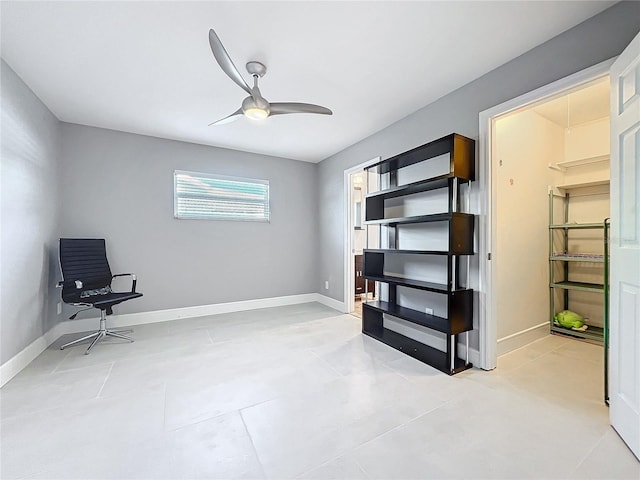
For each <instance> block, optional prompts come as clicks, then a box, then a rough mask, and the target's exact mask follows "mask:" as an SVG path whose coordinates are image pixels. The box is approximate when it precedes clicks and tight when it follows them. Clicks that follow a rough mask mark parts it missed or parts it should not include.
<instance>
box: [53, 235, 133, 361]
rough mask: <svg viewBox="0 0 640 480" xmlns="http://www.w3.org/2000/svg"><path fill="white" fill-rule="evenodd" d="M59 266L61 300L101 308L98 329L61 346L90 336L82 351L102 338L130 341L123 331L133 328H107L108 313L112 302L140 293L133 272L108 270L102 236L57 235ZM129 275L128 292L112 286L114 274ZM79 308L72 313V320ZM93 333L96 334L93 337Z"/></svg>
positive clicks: (119, 275) (82, 340) (70, 344)
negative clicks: (67, 236) (115, 289)
mask: <svg viewBox="0 0 640 480" xmlns="http://www.w3.org/2000/svg"><path fill="white" fill-rule="evenodd" d="M60 268H61V270H62V281H61V282H59V283H58V287H62V301H63V302H65V303H68V304H70V305H74V306H77V307H87V308H84V310H88V309H90V308H98V309H100V330H98V331H97V332H95V333H92V334H91V335H87V336H85V337H82V338H79V339H77V340H74V341H73V342H69V343H65V344H64V345H62V346H61V347H60V350H64V349H65V348H67V347H70V346H72V345H75V344H77V343H80V342H84V341H85V340H90V339H92V338H93V341H92V342H91V345H89V348H87V351H86V352H85V355H88V354H89V352H90V351H91V349H92V348H93V347H94V346H95V345H96V344H97V343H98V342H99V341H100V340H102V339H103V338H105V337H107V336H110V337H117V338H122V339H124V340H129V341H130V342H133V339H132V338H131V337H127V336H125V335H123V333H131V332H132V331H133V330H107V315H111V314H112V313H113V308H112V307H113V306H114V305H116V304H118V303H122V302H125V301H127V300H131V299H133V298H138V297H141V296H142V294H141V293H138V292H136V281H137V279H136V276H135V275H134V274H132V273H120V274H117V275H112V274H111V269H110V268H109V262H108V261H107V251H106V246H105V241H104V239H102V238H61V239H60ZM126 276H130V277H132V284H131V291H130V292H123V293H119V292H114V291H112V290H111V281H112V280H113V279H114V278H116V277H126ZM80 311H82V310H79V311H78V312H76V313H75V314H73V315H72V316H71V317H69V319H70V320H73V319H74V318H75V317H76V315H77V314H78V313H79V312H80ZM94 337H95V338H94Z"/></svg>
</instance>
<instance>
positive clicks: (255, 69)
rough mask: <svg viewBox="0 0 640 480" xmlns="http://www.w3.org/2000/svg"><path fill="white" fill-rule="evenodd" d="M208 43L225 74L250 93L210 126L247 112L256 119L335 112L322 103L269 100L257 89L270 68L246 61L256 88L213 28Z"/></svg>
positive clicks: (228, 120)
mask: <svg viewBox="0 0 640 480" xmlns="http://www.w3.org/2000/svg"><path fill="white" fill-rule="evenodd" d="M209 45H211V51H212V52H213V56H214V57H215V58H216V61H217V62H218V65H220V68H222V71H223V72H224V73H226V74H227V75H228V76H229V78H231V80H233V81H234V82H235V83H236V84H238V85H239V86H240V88H242V89H243V90H244V91H245V92H247V93H248V94H249V96H248V97H247V98H245V99H244V100H243V101H242V106H241V107H240V108H239V109H238V110H236V111H235V112H233V113H232V114H231V115H229V116H226V117H224V118H222V119H220V120H217V121H215V122H213V123H210V124H209V126H211V125H222V124H224V123H229V122H232V121H234V120H237V119H238V118H239V116H240V115H245V116H247V117H249V118H251V119H254V120H263V119H265V118H267V117H269V116H271V115H285V114H287V113H318V114H320V115H333V112H332V111H331V110H329V109H328V108H325V107H321V106H320V105H313V104H311V103H295V102H278V103H275V102H274V103H269V102H268V101H267V99H266V98H264V97H263V96H262V94H261V93H260V89H259V88H258V79H259V78H260V77H262V76H264V74H265V73H267V67H265V66H264V65H263V64H262V63H260V62H256V61H251V62H248V63H247V72H249V74H250V75H251V76H252V77H253V88H250V87H249V85H247V82H245V80H244V78H242V75H240V72H238V69H237V68H236V66H235V65H234V64H233V62H232V61H231V58H230V57H229V54H228V53H227V51H226V50H225V49H224V46H223V45H222V42H221V41H220V38H218V35H217V34H216V32H214V31H213V29H211V30H209Z"/></svg>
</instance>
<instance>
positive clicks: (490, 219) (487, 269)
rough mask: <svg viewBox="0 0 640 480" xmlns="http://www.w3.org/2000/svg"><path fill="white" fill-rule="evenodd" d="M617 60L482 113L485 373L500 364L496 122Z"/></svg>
mask: <svg viewBox="0 0 640 480" xmlns="http://www.w3.org/2000/svg"><path fill="white" fill-rule="evenodd" d="M614 60H615V59H609V60H606V61H604V62H601V63H599V64H597V65H594V66H592V67H589V68H587V69H585V70H582V71H580V72H577V73H574V74H573V75H569V76H568V77H565V78H562V79H560V80H557V81H555V82H553V83H550V84H548V85H545V86H543V87H540V88H538V89H536V90H533V91H531V92H528V93H525V94H524V95H520V96H519V97H516V98H513V99H511V100H508V101H506V102H504V103H501V104H500V105H496V106H494V107H491V108H489V109H487V110H485V111H483V112H480V116H479V121H480V125H479V127H480V132H479V133H480V135H479V142H480V148H479V159H478V165H479V166H480V168H479V169H478V170H479V176H478V187H479V199H480V222H479V227H480V228H479V230H480V232H479V235H480V239H479V240H480V241H479V248H478V250H479V255H480V265H479V267H480V272H479V273H480V285H479V292H478V295H479V306H480V312H479V317H478V328H479V334H480V345H479V347H480V348H479V350H480V361H479V362H478V366H479V367H480V368H483V369H485V370H491V369H493V368H495V367H496V360H497V320H496V318H495V311H496V303H495V302H496V295H495V291H494V289H493V288H492V287H493V285H494V284H495V269H494V267H493V264H492V262H495V259H496V257H497V252H496V250H495V248H494V246H495V245H496V239H495V234H496V229H497V225H496V220H495V216H494V215H493V214H492V212H493V211H494V210H495V195H494V192H493V185H492V182H491V176H492V161H493V148H494V145H493V142H492V137H493V126H494V123H495V121H496V119H497V118H498V117H500V116H502V115H505V114H507V113H513V112H515V111H516V110H519V109H521V108H526V107H528V106H530V105H531V104H533V103H537V102H539V101H541V100H545V99H547V98H549V97H553V96H555V95H559V94H562V93H563V92H566V91H567V90H571V89H573V88H575V87H577V86H579V85H582V84H585V83H588V82H591V81H593V80H595V79H596V78H598V77H602V76H604V75H607V74H608V73H609V69H610V68H611V65H612V64H613V62H614ZM489 252H491V254H492V258H493V260H492V261H488V260H487V254H488V253H489Z"/></svg>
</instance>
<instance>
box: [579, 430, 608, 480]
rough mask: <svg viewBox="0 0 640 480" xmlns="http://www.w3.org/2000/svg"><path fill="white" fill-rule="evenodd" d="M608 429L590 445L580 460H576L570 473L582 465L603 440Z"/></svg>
mask: <svg viewBox="0 0 640 480" xmlns="http://www.w3.org/2000/svg"><path fill="white" fill-rule="evenodd" d="M607 433H608V431H605V432H604V433H603V434H602V435H601V436H600V438H599V439H598V440H597V441H596V442H595V443H594V444H593V447H591V448H590V449H589V451H588V452H587V453H586V454H585V455H584V456H583V457H582V460H580V461H579V462H578V464H577V465H576V466H575V468H574V469H573V471H572V472H571V473H572V474H574V473H576V472H577V471H578V469H579V468H580V467H581V466H582V464H583V463H584V462H585V461H586V460H587V458H589V456H590V455H591V453H592V452H593V451H594V450H595V449H596V447H597V446H598V445H600V443H601V442H602V441H603V440H604V437H605V436H606V435H607Z"/></svg>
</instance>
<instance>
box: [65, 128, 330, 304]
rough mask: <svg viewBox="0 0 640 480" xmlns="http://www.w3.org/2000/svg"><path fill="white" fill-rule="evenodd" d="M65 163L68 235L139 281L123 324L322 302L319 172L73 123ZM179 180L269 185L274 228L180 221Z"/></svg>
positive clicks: (289, 163) (67, 132)
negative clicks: (285, 301)
mask: <svg viewBox="0 0 640 480" xmlns="http://www.w3.org/2000/svg"><path fill="white" fill-rule="evenodd" d="M61 160H62V175H63V177H62V182H63V183H62V184H63V185H64V189H63V190H62V192H61V197H62V211H63V214H62V218H63V220H62V232H63V234H64V235H65V236H70V237H84V236H86V237H104V238H106V240H107V253H108V255H109V261H110V263H111V269H112V270H113V272H114V273H116V272H134V273H136V274H137V275H138V289H139V291H141V292H143V293H144V297H142V298H140V299H138V300H134V301H131V302H127V303H124V304H122V305H118V306H117V307H116V308H115V309H114V310H115V313H116V314H117V313H133V312H142V311H150V310H161V309H168V308H177V307H187V306H194V305H207V304H214V303H220V302H231V301H238V300H249V299H259V298H267V297H276V296H282V295H294V294H302V293H313V292H315V285H316V283H317V274H316V272H317V266H318V262H317V255H316V252H317V249H318V242H317V223H318V221H317V210H316V204H315V201H316V195H317V193H316V188H317V187H316V165H314V164H310V163H305V162H298V161H293V160H285V159H282V158H275V157H269V156H264V155H256V154H252V153H243V152H238V151H233V150H226V149H221V148H215V147H208V146H203V145H195V144H190V143H183V142H176V141H172V140H164V139H159V138H154V137H147V136H141V135H134V134H129V133H122V132H116V131H112V130H104V129H99V128H92V127H85V126H79V125H72V124H66V123H63V124H62V155H61ZM174 170H193V171H197V172H207V173H217V174H221V175H231V176H239V177H249V178H261V179H267V180H269V181H270V197H271V199H270V200H271V223H257V222H231V221H215V220H177V219H175V218H174V217H173V172H174ZM93 315H95V313H94V314H93Z"/></svg>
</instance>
